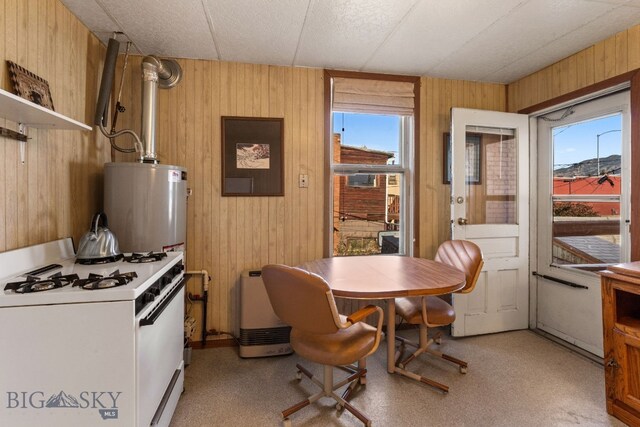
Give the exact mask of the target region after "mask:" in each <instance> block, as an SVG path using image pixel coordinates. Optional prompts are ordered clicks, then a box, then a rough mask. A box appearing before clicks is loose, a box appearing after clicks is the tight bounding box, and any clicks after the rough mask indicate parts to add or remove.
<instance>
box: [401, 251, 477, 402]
mask: <svg viewBox="0 0 640 427" xmlns="http://www.w3.org/2000/svg"><path fill="white" fill-rule="evenodd" d="M435 261H438V262H442V263H444V264H448V265H451V266H453V267H455V268H457V269H458V270H460V271H463V272H464V273H465V276H466V283H465V286H464V287H463V288H462V289H460V290H459V291H457V293H469V292H471V291H472V290H473V288H474V287H475V285H476V282H477V281H478V276H479V275H480V271H481V270H482V265H483V264H484V261H483V259H482V251H481V250H480V248H479V247H478V246H477V245H476V244H475V243H472V242H469V241H466V240H448V241H446V242H444V243H442V244H441V245H440V247H438V251H437V253H436V257H435ZM395 307H396V313H397V314H398V315H399V316H401V317H402V318H403V319H404V321H406V322H407V323H410V324H413V325H419V327H420V331H419V341H418V344H416V343H414V342H411V341H409V340H407V339H405V338H402V337H397V338H398V340H399V341H400V346H399V349H398V352H397V353H396V365H397V367H398V369H399V371H400V373H401V374H403V375H405V376H407V377H409V378H412V379H415V380H417V381H420V382H423V383H425V384H428V385H430V386H433V387H435V388H438V389H440V390H442V391H443V392H444V393H447V392H448V391H449V387H448V386H446V385H444V384H441V383H439V382H437V381H433V380H431V379H429V378H426V377H424V376H421V375H418V374H416V373H413V372H410V371H407V370H406V369H405V368H406V366H407V364H409V362H411V361H412V360H414V359H415V358H416V357H418V356H419V355H420V354H422V353H429V354H432V355H434V356H437V357H440V358H442V359H444V360H447V361H449V362H453V363H455V364H457V365H458V366H459V369H460V372H461V373H463V374H465V373H466V372H467V362H464V361H462V360H460V359H456V358H455V357H453V356H449V355H447V354H444V353H442V352H440V351H437V350H434V349H432V348H430V345H431V344H432V343H433V342H434V341H435V342H436V343H438V344H440V337H439V336H438V337H437V338H435V339H428V337H427V329H428V328H429V327H437V326H446V325H450V324H451V323H453V321H454V320H455V319H456V313H455V312H454V310H453V307H452V306H451V305H450V304H449V303H447V302H446V301H444V300H443V299H441V298H438V297H436V296H426V297H418V298H415V297H413V298H397V299H396V305H395ZM407 345H408V346H411V347H414V348H416V351H415V352H414V353H413V354H411V355H410V356H409V357H407V358H406V359H404V360H403V359H402V358H403V357H404V351H405V346H407Z"/></svg>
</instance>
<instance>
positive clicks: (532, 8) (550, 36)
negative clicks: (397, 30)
mask: <svg viewBox="0 0 640 427" xmlns="http://www.w3.org/2000/svg"><path fill="white" fill-rule="evenodd" d="M615 7H617V6H615V5H611V4H607V3H599V2H585V1H584V0H530V1H528V2H526V3H523V4H522V5H521V6H519V7H517V8H515V9H513V10H512V11H511V12H510V13H509V14H507V15H505V16H503V17H502V18H501V19H499V20H497V21H496V22H495V23H494V24H492V25H491V26H490V27H488V28H487V29H486V30H485V31H483V32H482V33H480V34H479V35H478V36H477V37H475V38H474V39H473V40H471V41H470V42H469V43H467V44H466V45H465V46H463V47H462V48H461V49H458V50H455V51H453V52H451V54H450V55H449V56H448V57H447V58H446V59H445V60H444V61H443V62H441V63H440V64H439V65H438V66H436V67H434V68H433V69H431V70H428V71H427V73H428V74H432V75H435V76H445V75H446V76H451V77H453V78H463V77H464V78H465V79H470V80H481V79H485V81H497V79H495V78H494V76H493V73H494V72H497V71H499V70H502V69H503V68H504V67H506V66H507V65H509V64H511V63H513V62H515V61H516V60H518V59H520V58H522V57H525V56H526V55H528V54H530V53H532V52H535V51H536V50H537V49H538V48H540V47H541V46H545V45H547V44H548V43H550V42H552V41H553V40H555V39H557V38H559V37H562V36H564V35H565V34H568V33H570V32H571V31H574V30H576V29H577V28H580V27H581V26H583V25H585V24H586V23H588V22H591V21H594V20H596V18H598V17H599V16H601V15H603V14H605V13H606V12H607V11H609V10H611V9H613V8H615Z"/></svg>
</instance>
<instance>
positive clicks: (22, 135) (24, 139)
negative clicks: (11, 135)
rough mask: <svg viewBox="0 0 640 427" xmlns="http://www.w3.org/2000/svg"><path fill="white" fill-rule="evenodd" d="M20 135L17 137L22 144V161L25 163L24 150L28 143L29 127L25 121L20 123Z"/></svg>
mask: <svg viewBox="0 0 640 427" xmlns="http://www.w3.org/2000/svg"><path fill="white" fill-rule="evenodd" d="M18 135H20V136H19V138H16V139H17V140H18V141H19V142H18V144H19V146H20V162H21V163H22V164H23V165H24V152H25V149H26V145H27V127H26V126H25V124H24V123H18Z"/></svg>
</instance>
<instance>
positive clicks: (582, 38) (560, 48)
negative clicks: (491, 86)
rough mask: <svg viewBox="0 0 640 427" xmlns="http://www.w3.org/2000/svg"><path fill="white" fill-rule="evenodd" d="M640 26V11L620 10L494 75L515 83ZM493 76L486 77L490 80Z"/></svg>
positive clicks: (500, 79) (601, 17)
mask: <svg viewBox="0 0 640 427" xmlns="http://www.w3.org/2000/svg"><path fill="white" fill-rule="evenodd" d="M637 22H640V8H637V7H626V6H625V7H620V8H616V9H614V10H611V11H609V12H607V13H606V14H604V15H602V16H600V17H598V18H597V19H596V21H595V22H594V23H597V25H593V24H592V25H585V26H583V27H580V28H578V29H576V30H574V31H572V32H570V33H568V34H566V35H564V36H563V37H560V38H558V39H556V40H553V41H552V42H550V43H548V44H546V45H545V46H542V47H540V48H539V49H538V50H536V51H535V52H531V53H530V54H528V55H525V56H523V57H521V58H519V59H517V60H516V61H514V62H512V63H511V64H508V65H507V66H505V67H504V68H503V69H502V70H498V71H496V72H495V73H493V74H492V75H491V78H493V79H496V81H502V82H512V81H514V80H517V79H518V78H520V77H523V76H526V75H528V74H530V73H531V70H539V69H542V68H544V67H546V66H548V65H551V64H553V63H555V62H557V61H560V60H561V59H564V58H566V57H567V56H569V55H572V54H574V53H576V52H579V51H581V50H583V49H584V48H585V47H588V46H590V45H593V44H595V43H597V42H599V41H600V40H604V39H606V38H607V37H608V36H610V35H611V34H615V33H616V32H617V31H618V29H619V28H620V26H622V28H627V27H631V26H632V25H633V24H634V23H637ZM487 77H489V76H485V78H487Z"/></svg>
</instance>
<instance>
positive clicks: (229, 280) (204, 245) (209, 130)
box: [116, 56, 326, 336]
mask: <svg viewBox="0 0 640 427" xmlns="http://www.w3.org/2000/svg"><path fill="white" fill-rule="evenodd" d="M141 60H142V58H141V57H139V56H136V57H132V58H130V60H129V65H128V68H127V74H126V77H125V89H124V90H123V93H124V94H125V95H126V96H125V97H124V98H123V103H124V104H125V106H126V108H127V110H126V112H125V113H124V114H122V115H121V116H120V118H119V119H118V120H119V126H118V128H121V127H131V128H133V129H134V130H139V129H140V114H141V105H140V92H141V72H140V63H141ZM121 61H122V58H120V62H121ZM179 63H180V65H181V66H182V68H183V71H184V78H183V80H182V82H181V83H180V84H179V85H178V86H176V87H175V88H173V89H170V90H161V91H160V92H159V97H158V127H157V144H156V149H157V153H158V155H159V158H160V160H161V163H163V164H175V165H180V166H184V167H186V168H187V170H188V172H187V173H188V175H187V181H188V187H189V188H190V189H191V190H192V191H193V194H192V195H191V196H190V197H189V202H188V227H187V229H188V231H187V258H188V259H187V267H188V269H189V270H202V269H204V270H207V271H208V272H209V273H210V275H211V277H212V279H213V280H212V283H211V286H210V293H209V296H210V302H209V309H208V310H209V312H208V316H207V317H208V321H207V324H208V328H209V329H212V328H215V329H217V330H222V331H230V332H231V331H232V329H233V328H234V326H235V316H236V315H237V304H238V299H237V292H236V290H237V286H238V283H239V280H240V274H241V272H242V271H243V270H245V269H259V268H261V267H262V266H263V265H265V264H269V263H285V264H289V265H296V264H300V263H302V262H304V261H307V260H311V259H314V258H320V257H322V242H323V239H322V237H323V236H322V233H323V228H322V220H323V216H324V215H325V213H324V210H323V209H324V208H323V203H324V199H323V195H324V189H325V185H326V183H325V182H324V176H323V175H324V171H323V165H324V163H323V161H324V148H323V123H324V110H323V108H324V106H323V105H324V104H323V99H324V98H323V84H322V82H323V80H322V78H323V77H322V70H321V69H311V68H291V67H278V66H268V65H252V64H239V63H228V62H216V61H200V60H179ZM117 69H118V70H121V63H120V64H119V66H118V67H117ZM116 80H119V79H116ZM117 84H118V82H117ZM221 116H249V117H283V118H284V126H285V131H284V159H285V191H284V193H285V195H284V197H222V196H221V172H220V165H221V163H220V162H221V159H220V157H221V145H220V144H221V129H220V121H221ZM120 143H121V144H122V145H127V144H128V143H129V141H126V140H125V141H120ZM128 156H129V157H130V158H133V156H131V155H128ZM117 157H118V158H122V157H126V156H121V155H118V156H117ZM299 174H307V175H309V187H308V188H298V175H299ZM200 289H201V285H200V278H199V277H193V278H192V279H191V280H190V281H189V284H188V291H189V292H192V293H193V294H201V290H200ZM200 313H201V306H200V304H194V305H193V308H192V315H193V316H194V317H195V318H196V319H197V320H198V325H199V327H200V321H199V320H200ZM197 334H198V336H199V331H197Z"/></svg>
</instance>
